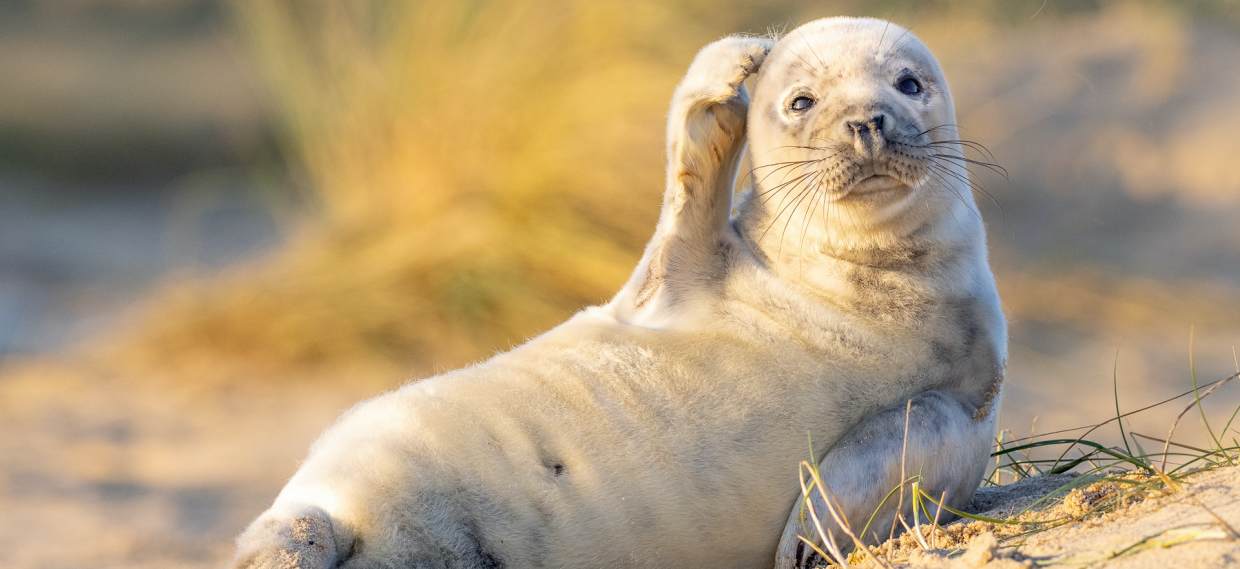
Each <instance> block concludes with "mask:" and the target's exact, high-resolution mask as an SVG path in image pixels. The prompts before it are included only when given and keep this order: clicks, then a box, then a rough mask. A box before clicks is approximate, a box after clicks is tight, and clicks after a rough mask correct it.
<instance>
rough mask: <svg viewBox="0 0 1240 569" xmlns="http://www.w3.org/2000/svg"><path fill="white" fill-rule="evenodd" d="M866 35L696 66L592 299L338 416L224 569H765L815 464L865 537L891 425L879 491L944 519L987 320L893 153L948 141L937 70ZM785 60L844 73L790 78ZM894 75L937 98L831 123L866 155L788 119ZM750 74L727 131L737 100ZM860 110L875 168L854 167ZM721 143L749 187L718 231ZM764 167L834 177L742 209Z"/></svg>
mask: <svg viewBox="0 0 1240 569" xmlns="http://www.w3.org/2000/svg"><path fill="white" fill-rule="evenodd" d="M885 28H886V26H885V24H884V23H881V22H876V21H873V20H841V19H832V20H821V21H818V22H814V23H811V24H808V25H807V26H804V27H802V28H800V29H798V30H797V31H795V32H793V33H792V34H790V35H789V36H788V37H787V38H785V39H784V40H782V41H781V42H780V43H779V44H778V45H776V46H775V48H774V49H773V50H771V45H770V43H769V42H768V41H765V40H760V39H754V38H727V39H724V40H720V41H719V42H715V43H714V44H711V45H710V46H707V47H706V48H705V49H703V51H702V52H701V53H700V54H699V55H698V57H697V59H696V60H695V61H694V63H693V65H692V67H691V68H690V70H689V73H688V75H687V76H686V78H685V79H684V81H683V82H682V83H681V85H680V87H679V88H678V89H677V92H676V95H675V96H674V98H673V103H672V111H671V114H670V120H669V129H668V134H669V137H668V138H669V140H668V145H669V146H668V152H669V170H668V189H667V193H666V195H665V198H664V209H663V212H662V216H661V218H660V221H659V226H658V228H657V230H656V233H655V236H654V238H653V239H652V240H651V243H650V245H648V247H647V249H646V252H645V255H644V257H643V259H642V261H641V263H640V264H639V266H638V268H637V270H636V271H635V272H634V274H633V277H632V278H631V279H630V281H629V283H628V284H627V285H626V286H625V287H624V288H623V289H622V290H621V291H620V293H619V294H618V295H617V296H616V298H614V299H613V300H612V301H611V302H610V303H608V304H607V305H604V306H600V307H594V308H590V309H587V310H585V311H583V312H581V313H579V314H578V315H576V316H574V317H573V318H572V319H570V320H569V321H568V322H566V323H564V324H562V325H561V326H559V327H557V328H555V329H554V330H552V331H550V332H547V333H546V334H544V335H542V336H540V337H538V338H535V339H534V340H532V341H530V342H529V343H527V344H525V345H524V346H521V347H519V348H517V349H515V350H513V351H511V352H508V353H506V354H502V355H499V356H496V357H495V358H492V359H491V360H489V361H487V362H484V363H482V364H479V365H476V366H473V367H470V368H466V369H463V370H459V371H456V372H452V373H449V374H446V375H442V376H439V377H435V378H431V379H427V380H423V381H420V382H417V383H412V384H409V385H407V386H405V387H403V388H401V389H399V390H397V391H395V392H392V393H388V394H386V395H383V396H380V397H377V398H375V399H373V400H370V401H368V402H365V403H362V404H360V405H358V406H357V407H355V408H354V409H353V410H351V411H349V412H348V413H347V414H346V415H345V416H344V417H342V418H341V419H340V421H339V422H338V423H337V424H336V425H335V426H333V427H332V428H331V429H329V430H328V431H327V432H326V433H325V434H324V435H323V437H322V438H321V439H320V440H319V441H318V442H316V443H315V445H314V448H313V449H312V450H311V453H310V456H309V458H308V459H307V460H306V462H305V464H304V465H303V466H302V467H301V469H300V470H299V471H298V472H297V473H296V474H295V475H294V476H293V478H292V479H291V480H290V481H289V483H288V485H287V486H286V487H285V489H284V490H283V491H282V492H281V494H280V495H279V497H278V498H277V499H276V502H275V504H274V505H273V506H272V507H271V509H269V510H268V511H267V512H265V513H264V514H263V515H262V516H260V517H259V519H258V520H257V521H255V522H254V523H253V524H252V525H251V526H250V528H249V529H247V530H246V532H245V533H244V534H243V535H242V536H241V537H240V538H239V540H238V558H237V566H238V567H248V568H254V569H259V568H329V567H337V566H343V567H348V568H358V569H361V568H372V567H375V568H378V567H385V568H386V567H391V568H396V567H402V568H403V567H419V568H420V567H445V568H447V567H463V568H464V567H468V568H499V567H507V568H526V567H569V566H572V567H609V568H611V567H684V566H711V567H746V568H751V567H760V566H763V565H766V564H769V563H770V561H771V559H772V556H773V555H775V553H776V549H777V545H778V551H779V558H778V562H779V563H780V564H782V565H785V566H786V565H789V564H792V563H795V562H797V561H799V559H800V556H801V553H802V552H801V551H798V549H797V547H796V542H797V540H796V538H795V535H796V534H797V533H798V532H800V531H802V529H801V528H800V527H799V525H798V524H799V517H798V516H797V515H796V513H797V512H798V511H799V507H798V504H799V502H800V491H799V488H798V486H797V479H796V472H797V463H798V462H799V461H801V460H804V459H806V458H808V457H809V456H810V452H811V450H812V451H813V452H814V453H815V456H824V455H825V457H826V458H825V459H824V463H823V470H824V474H825V475H826V477H827V479H828V484H829V485H830V487H831V489H832V490H833V492H834V494H835V496H834V498H835V501H836V502H838V503H839V504H840V506H841V507H842V508H843V509H844V510H845V511H846V512H847V514H848V515H849V516H858V515H859V514H857V513H856V512H862V511H864V512H866V513H868V511H869V510H872V509H873V508H875V507H876V506H878V504H879V502H880V501H881V498H882V493H885V492H886V491H887V490H889V489H891V488H892V487H893V486H894V485H895V483H896V482H898V480H899V479H900V469H899V467H900V462H901V455H902V453H901V446H902V445H901V443H902V442H903V440H904V437H903V432H904V424H905V417H906V413H905V405H906V402H908V401H910V400H911V401H913V404H912V408H913V411H912V412H911V413H910V414H909V422H910V429H909V431H910V438H917V440H914V441H913V442H914V444H913V445H911V446H912V448H910V450H909V451H908V452H905V453H903V456H904V461H905V463H906V464H905V465H904V466H905V468H906V469H908V470H909V472H920V473H921V474H922V475H923V484H924V485H925V486H927V487H928V488H930V489H931V490H933V491H935V492H938V491H947V492H948V495H949V501H951V502H953V503H956V504H960V503H964V502H967V501H968V499H969V497H970V496H971V495H972V491H973V488H975V487H976V485H977V483H978V480H979V478H980V476H981V473H982V470H983V468H984V464H985V461H986V452H987V450H988V443H989V439H990V437H991V435H992V434H993V430H994V425H993V420H994V412H993V410H994V408H995V406H996V404H997V396H998V392H999V386H1000V383H1001V379H1002V366H1003V361H1004V357H1005V343H1006V338H1005V330H1004V324H1003V318H1002V314H1001V312H1000V311H999V306H998V297H997V295H996V294H995V290H994V284H993V279H992V278H991V276H990V272H989V270H988V268H987V266H986V258H985V244H984V237H983V232H982V227H981V224H980V218H979V217H978V216H977V211H976V207H975V206H974V205H973V201H972V199H971V197H970V195H969V193H968V191H967V186H962V185H961V178H957V177H951V178H944V177H942V176H940V177H937V178H936V177H935V176H933V175H931V174H929V172H933V171H934V170H933V168H935V167H936V166H934V165H933V164H934V163H932V162H929V161H932V160H934V159H933V158H926V156H928V154H927V153H924V152H923V154H918V152H919V151H918V150H917V149H916V148H912V146H923V147H925V148H923V149H922V151H925V149H926V148H936V149H937V150H936V151H935V153H942V154H946V153H949V152H951V151H952V146H953V145H952V142H951V141H952V138H951V136H947V135H946V133H942V135H941V136H937V137H936V135H935V133H934V132H933V129H930V127H933V126H934V125H933V124H926V123H927V122H938V121H942V122H943V123H944V124H946V123H950V122H953V121H954V118H952V114H953V111H952V109H951V103H950V99H946V97H945V95H946V85H945V84H944V83H943V82H942V79H941V73H940V72H939V71H938V68H937V65H934V64H933V59H932V58H930V57H929V54H928V52H926V51H925V48H924V47H922V46H921V45H920V43H918V42H917V41H916V39H915V38H911V36H907V35H905V36H904V37H903V43H902V44H900V45H898V46H890V45H889V46H888V48H889V49H891V53H890V54H888V55H887V56H886V59H882V58H879V57H878V54H880V52H881V50H876V51H875V52H874V54H871V55H870V57H869V58H867V57H861V56H858V55H856V54H854V53H853V52H852V51H850V50H840V49H838V46H836V45H835V44H834V42H835V41H836V40H838V39H839V38H838V37H837V36H839V35H840V34H847V37H846V38H845V39H847V40H848V41H849V42H851V43H850V45H851V44H852V43H859V42H868V44H866V45H868V47H869V48H870V49H874V48H875V47H877V46H876V41H880V40H879V38H878V29H883V30H884V31H886V30H885ZM891 28H892V29H891V30H890V33H892V34H893V36H892V39H893V40H894V38H895V37H896V36H899V35H901V34H906V32H903V30H900V29H899V28H897V27H895V26H891ZM794 41H795V42H796V43H794ZM801 43H804V45H805V46H807V47H810V48H811V49H812V51H813V52H814V55H813V57H823V56H824V55H825V56H826V57H828V58H837V54H842V55H839V56H838V58H837V62H838V65H841V66H842V68H841V69H836V70H834V71H841V70H847V71H849V72H848V73H835V72H834V71H833V70H831V69H829V68H828V67H827V66H828V65H830V64H829V63H828V62H826V61H823V65H822V66H821V67H817V68H815V67H814V66H808V64H807V67H805V68H796V66H792V64H791V62H793V61H799V60H804V57H806V55H803V54H800V53H798V51H799V49H800V48H799V47H798V44H801ZM768 51H770V57H768ZM909 52H911V53H912V54H913V56H915V57H911V56H906V55H907V53H909ZM806 53H807V54H808V53H809V52H808V51H807V52H806ZM858 53H859V52H858ZM902 54H903V55H902ZM764 59H765V60H766V63H765V64H764V63H763V61H764ZM894 60H899V61H900V62H899V65H905V64H909V63H910V62H911V63H913V64H917V65H920V66H921V67H920V69H921V72H922V73H924V74H926V76H927V77H928V78H930V79H933V80H934V81H935V83H933V85H935V88H936V89H939V90H940V91H939V92H941V93H942V94H943V95H944V96H943V97H941V98H938V99H934V100H930V98H929V97H925V98H924V99H922V100H919V101H915V104H910V105H909V106H908V107H907V108H903V107H899V106H898V105H896V104H895V103H886V102H884V101H885V100H886V99H885V98H891V97H890V94H888V93H885V92H879V91H873V92H865V90H864V89H859V90H857V92H856V93H854V96H855V100H853V101H852V102H840V103H838V104H839V105H845V106H847V105H853V106H855V107H856V109H853V110H854V111H856V112H862V113H870V114H866V115H865V117H866V120H868V121H869V125H870V126H866V127H865V128H864V129H865V130H867V136H866V137H863V138H864V140H861V138H859V137H861V135H860V134H859V129H852V128H850V129H849V130H848V131H847V132H846V133H845V134H848V136H844V135H842V134H839V133H838V132H835V133H833V134H830V135H827V133H826V130H827V129H829V128H831V127H833V126H835V125H836V123H844V124H848V123H850V122H855V120H854V117H853V115H854V114H856V112H853V113H852V114H847V113H844V114H841V113H843V109H839V108H836V109H835V110H834V111H832V112H831V113H828V112H826V110H830V109H832V108H834V106H835V105H837V103H835V102H831V101H827V100H822V101H817V102H818V104H819V108H820V109H824V112H823V113H822V114H820V115H815V114H812V113H810V112H807V111H809V110H810V109H811V108H812V107H813V105H811V106H810V107H805V104H804V101H799V102H796V103H795V104H793V103H790V102H789V101H790V99H789V97H791V99H795V98H796V97H799V96H806V95H804V93H809V92H811V91H813V90H814V89H818V88H822V87H823V85H824V83H823V81H826V80H827V79H825V78H826V77H828V76H829V77H830V78H832V79H831V80H837V79H838V80H841V81H844V82H845V83H853V84H863V85H868V84H869V83H871V82H874V81H876V80H875V79H874V77H876V76H879V75H880V73H885V72H886V71H887V67H885V65H888V63H890V62H891V61H894ZM913 60H916V61H913ZM874 61H885V62H887V63H883V64H880V65H875V64H874V63H873V62H874ZM927 62H928V63H927ZM773 64H774V65H773ZM760 66H761V67H762V72H761V74H760V76H759V77H758V81H757V86H756V87H755V95H756V96H755V100H754V104H753V105H752V106H750V105H748V101H747V100H746V96H745V94H744V91H743V90H742V88H741V83H742V82H743V81H744V80H745V78H746V77H748V76H749V75H750V74H752V73H753V72H754V71H756V70H758V69H759V67H760ZM858 70H859V71H858ZM903 71H906V69H904V68H903V67H902V68H900V72H903ZM930 79H924V81H926V83H927V84H931V83H930ZM877 81H881V82H887V81H888V78H886V77H885V75H884V76H881V78H880V79H879V80H877ZM790 84H795V85H794V86H795V87H796V88H797V89H801V91H797V93H801V94H798V95H789V93H790V92H791V91H789V90H788V85H790ZM875 102H877V103H879V106H875V105H874V104H872V103H875ZM896 103H900V104H903V102H902V101H899V100H896ZM867 105H869V106H867ZM858 109H859V110H858ZM875 109H880V110H881V112H882V113H888V114H890V115H891V116H890V118H888V119H886V120H889V121H890V122H889V123H888V125H887V128H888V129H889V132H891V133H896V132H897V129H903V130H899V131H898V132H905V133H906V134H899V135H897V134H892V135H891V136H892V137H893V138H894V137H899V140H900V141H901V142H892V143H890V144H889V145H888V146H887V147H884V146H883V144H882V143H881V142H875V140H876V138H877V137H883V136H885V135H883V134H882V133H881V132H879V131H881V130H882V129H881V128H878V129H875V128H872V127H873V123H874V122H875V119H874V118H873V117H874V116H876V115H874V114H873V113H871V111H874V110H875ZM746 113H748V119H746ZM791 113H796V114H791ZM815 117H817V118H815ZM746 122H748V123H749V125H750V143H751V148H750V150H751V153H752V157H753V160H754V163H755V164H757V165H758V166H759V167H758V169H757V170H756V173H755V175H754V176H753V184H752V191H751V192H749V194H748V195H749V196H750V197H749V198H748V199H747V200H746V201H744V202H742V203H741V204H740V205H739V207H738V208H737V209H738V211H739V214H738V216H737V217H735V218H730V216H729V212H730V210H731V205H732V204H731V195H732V188H733V172H734V171H735V165H736V163H737V162H738V160H739V157H740V155H741V151H742V148H743V146H744V144H743V143H744V140H745V128H746ZM863 124H864V123H863ZM923 129H930V130H926V132H925V133H922V134H920V135H917V136H909V135H912V134H916V133H917V131H919V130H923ZM939 130H940V131H949V132H952V133H954V127H951V128H950V129H948V128H941V129H939ZM822 140H827V141H828V142H827V143H823V142H821V141H822ZM789 141H794V143H789ZM806 141H808V142H806ZM940 142H942V144H941V145H940V144H939V143H940ZM828 144H830V145H832V146H827V145H828ZM898 144H905V145H906V146H909V147H910V148H904V147H902V146H898ZM794 147H803V148H794ZM814 148H820V149H821V148H826V149H827V150H812V149H814ZM850 148H851V149H853V150H849V149H850ZM888 148H892V149H896V150H893V151H889V150H888ZM955 150H956V152H958V151H959V148H958V146H956V147H955ZM896 151H898V152H899V154H898V159H896V158H891V157H892V156H897V154H895V152H896ZM807 153H808V154H807ZM842 160H846V161H842ZM789 162H798V163H803V166H802V167H801V170H803V171H807V172H819V171H821V172H827V171H828V170H829V171H831V172H836V174H832V175H834V176H835V178H831V175H828V174H827V173H822V174H817V175H814V177H813V178H812V179H811V178H809V177H804V178H800V180H801V182H800V183H799V185H800V186H802V190H801V191H803V193H802V195H801V197H800V199H801V202H800V203H802V204H804V203H807V202H806V200H808V199H809V198H808V196H809V195H813V196H814V199H815V201H814V202H812V203H816V204H819V205H818V206H816V207H815V208H807V207H803V206H799V205H796V206H794V205H792V204H794V203H795V202H789V201H788V200H787V199H785V203H786V204H788V205H786V206H778V207H784V209H783V210H782V212H781V210H777V209H775V207H776V205H775V204H777V203H778V202H771V201H768V200H765V199H764V197H765V196H768V195H772V194H775V193H778V192H779V191H780V190H779V188H790V187H793V186H792V184H797V183H798V182H796V181H795V180H796V179H797V178H796V176H799V175H801V172H796V171H793V172H788V169H790V168H791V167H787V168H784V173H783V174H782V175H781V174H779V173H775V174H773V175H767V176H766V177H763V176H764V173H763V170H762V167H763V165H772V166H771V169H777V168H780V167H781V166H780V164H781V163H789ZM918 164H920V165H921V167H920V168H921V169H920V170H919V169H918ZM928 164H929V165H928ZM959 166H960V164H959V163H957V162H947V163H946V166H944V165H942V164H940V165H939V166H938V167H952V168H953V170H952V173H953V175H954V176H964V175H967V174H966V173H964V172H963V168H959ZM838 172H860V173H855V175H854V178H856V179H847V178H846V177H842V176H839V175H838ZM768 174H769V172H768ZM790 180H792V181H790ZM805 180H813V181H811V182H810V183H804V182H805ZM831 180H835V181H831ZM778 184H784V185H783V186H778ZM947 186H952V187H951V188H948V189H951V190H952V191H947V189H945V188H947ZM961 187H963V188H964V191H959V190H960V189H961ZM875 188H877V189H875ZM863 190H864V191H863ZM850 194H852V195H850ZM828 203H829V204H831V207H827V204H828ZM832 212H834V213H835V214H836V215H840V214H841V213H842V212H846V214H847V218H846V220H847V221H848V222H849V223H851V229H849V228H848V226H847V225H845V226H841V225H840V224H839V223H838V220H835V219H832V217H831V216H832ZM785 216H787V217H785ZM772 220H774V221H777V222H779V223H790V224H791V226H792V227H793V228H794V229H795V230H796V231H795V232H793V233H791V234H790V233H788V232H787V231H786V230H782V231H781V228H780V227H775V228H774V229H772V226H773V224H774V222H773V221H772ZM785 220H790V221H785ZM809 441H812V443H813V448H812V449H811V448H810V446H809ZM875 496H877V497H875ZM790 508H791V509H792V512H793V514H792V515H791V516H790V515H789V509H790ZM867 508H868V509H869V510H867ZM887 510H888V512H887V513H886V514H885V515H886V516H887V517H886V520H887V521H888V522H889V521H890V513H892V512H891V511H892V510H893V507H891V506H889V507H887ZM861 517H864V516H861ZM785 522H787V523H785ZM781 528H784V534H785V535H784V539H783V541H782V542H780V541H779V533H780V529H781Z"/></svg>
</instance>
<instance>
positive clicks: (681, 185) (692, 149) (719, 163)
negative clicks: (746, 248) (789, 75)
mask: <svg viewBox="0 0 1240 569" xmlns="http://www.w3.org/2000/svg"><path fill="white" fill-rule="evenodd" d="M770 47H771V42H770V40H767V39H762V38H753V37H735V36H734V37H727V38H724V39H721V40H718V41H716V42H714V43H711V44H710V45H707V46H706V47H704V48H702V50H701V51H700V52H698V54H697V57H695V58H694V60H693V63H692V64H691V65H690V66H689V71H688V73H687V74H686V75H685V78H684V79H683V80H681V83H680V85H679V86H678V87H677V88H676V93H675V95H673V97H672V105H671V111H670V112H669V116H668V123H667V155H668V158H667V161H668V162H667V189H666V191H665V193H664V196H663V210H662V213H660V215H659V225H658V227H657V228H656V229H655V234H654V237H653V238H652V239H651V240H650V243H649V244H647V245H646V251H645V254H644V255H643V256H642V260H641V262H640V263H639V264H638V265H637V269H636V270H635V271H634V272H633V276H631V277H630V278H629V281H628V283H627V284H626V285H625V286H624V288H623V289H621V291H620V292H619V293H618V294H617V295H616V297H615V298H614V299H613V300H612V302H611V306H612V308H613V309H614V310H615V312H616V315H617V316H618V317H619V318H620V319H621V320H623V321H626V322H630V323H634V324H638V325H643V326H651V327H661V326H664V325H666V324H667V323H668V321H669V319H670V317H671V316H673V315H678V314H682V313H683V310H689V309H690V308H688V305H690V304H692V303H691V300H692V299H693V298H694V297H696V296H700V295H709V294H710V293H711V291H712V290H715V289H717V284H718V283H719V282H720V280H721V277H722V276H723V273H724V271H725V268H726V263H727V257H728V254H729V250H734V249H732V248H734V247H735V246H736V245H737V241H736V239H735V238H734V237H733V236H732V232H731V230H730V229H729V228H728V217H729V214H730V213H731V207H732V184H733V178H734V174H735V169H736V164H737V162H738V158H739V156H740V154H741V149H742V147H743V146H744V140H745V114H746V110H747V108H748V105H749V101H748V97H747V96H746V94H745V92H744V89H743V87H742V83H743V82H744V81H745V78H746V77H748V76H749V75H750V74H752V73H754V72H755V71H757V69H758V67H759V66H761V65H762V60H763V59H764V58H765V57H766V53H767V51H768V50H770Z"/></svg>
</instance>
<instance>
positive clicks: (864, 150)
mask: <svg viewBox="0 0 1240 569" xmlns="http://www.w3.org/2000/svg"><path fill="white" fill-rule="evenodd" d="M885 122H886V119H885V118H884V116H883V115H881V114H878V115H874V116H872V117H870V118H869V119H868V120H853V121H844V126H845V127H846V130H847V131H848V132H847V135H848V136H849V137H850V138H852V143H853V148H855V149H856V150H857V154H860V155H861V156H869V157H873V156H875V155H877V154H878V153H879V152H881V151H882V150H883V147H884V146H886V142H887V137H886V135H884V134H883V123H885Z"/></svg>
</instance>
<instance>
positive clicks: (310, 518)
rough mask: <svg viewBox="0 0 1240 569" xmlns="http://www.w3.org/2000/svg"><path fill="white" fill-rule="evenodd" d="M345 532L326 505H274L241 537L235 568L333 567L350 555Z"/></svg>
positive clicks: (233, 565) (238, 541)
mask: <svg viewBox="0 0 1240 569" xmlns="http://www.w3.org/2000/svg"><path fill="white" fill-rule="evenodd" d="M341 533H342V532H340V531H338V530H337V529H334V528H333V526H332V520H331V517H330V516H329V515H328V514H327V512H325V511H323V509H322V508H318V507H315V506H304V507H298V508H272V509H271V510H268V511H267V512H265V513H264V514H263V515H261V516H259V518H258V519H257V520H255V521H254V523H252V524H250V527H248V528H246V530H245V532H244V533H242V534H241V536H240V537H238V538H237V555H236V557H235V558H234V560H233V564H232V568H233V569H333V568H335V567H336V566H337V565H338V564H339V563H340V562H341V561H342V559H343V558H344V557H345V556H346V555H348V549H349V547H348V543H347V542H342V540H341V539H340V538H341V537H342V536H341ZM342 545H343V546H342Z"/></svg>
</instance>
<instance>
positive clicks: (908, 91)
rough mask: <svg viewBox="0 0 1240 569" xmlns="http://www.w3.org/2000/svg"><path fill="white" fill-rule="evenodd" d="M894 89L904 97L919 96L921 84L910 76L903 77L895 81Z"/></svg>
mask: <svg viewBox="0 0 1240 569" xmlns="http://www.w3.org/2000/svg"><path fill="white" fill-rule="evenodd" d="M896 89H899V90H900V92H901V93H904V94H905V95H919V94H921V82H920V81H918V80H917V79H915V78H913V76H912V75H905V76H904V77H901V78H900V80H899V81H896Z"/></svg>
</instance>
